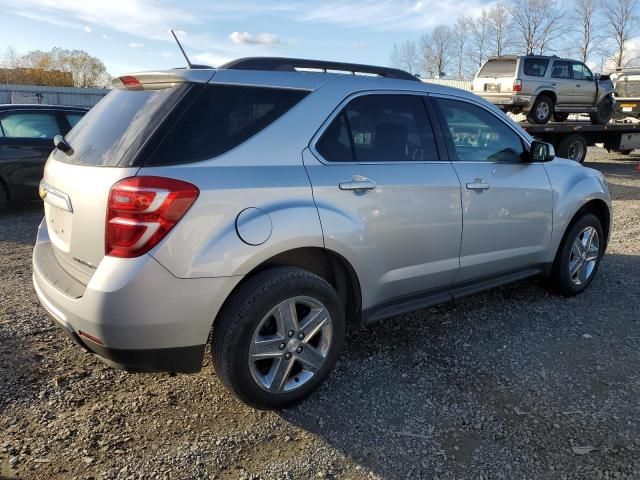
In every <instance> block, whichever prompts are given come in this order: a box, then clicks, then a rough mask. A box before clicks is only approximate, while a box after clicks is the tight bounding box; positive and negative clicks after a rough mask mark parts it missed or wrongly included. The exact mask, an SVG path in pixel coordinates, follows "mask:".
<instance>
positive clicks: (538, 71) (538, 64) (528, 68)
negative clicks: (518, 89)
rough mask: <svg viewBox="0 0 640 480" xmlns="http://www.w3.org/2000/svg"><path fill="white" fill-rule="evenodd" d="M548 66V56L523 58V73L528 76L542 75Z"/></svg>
mask: <svg viewBox="0 0 640 480" xmlns="http://www.w3.org/2000/svg"><path fill="white" fill-rule="evenodd" d="M548 66H549V59H548V58H525V59H524V74H525V75H528V76H530V77H544V76H545V74H546V73H547V67H548Z"/></svg>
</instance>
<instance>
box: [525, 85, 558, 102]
mask: <svg viewBox="0 0 640 480" xmlns="http://www.w3.org/2000/svg"><path fill="white" fill-rule="evenodd" d="M541 95H546V96H547V97H551V100H553V105H554V106H555V105H556V104H557V103H558V95H557V94H556V92H554V91H553V90H549V89H543V90H540V91H538V92H537V93H536V94H535V97H534V99H533V102H531V105H533V103H534V102H535V101H536V100H537V99H538V98H540V96H541Z"/></svg>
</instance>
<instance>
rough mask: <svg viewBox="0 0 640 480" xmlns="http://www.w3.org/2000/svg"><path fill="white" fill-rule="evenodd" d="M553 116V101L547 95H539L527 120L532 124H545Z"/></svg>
mask: <svg viewBox="0 0 640 480" xmlns="http://www.w3.org/2000/svg"><path fill="white" fill-rule="evenodd" d="M552 114H553V100H552V99H551V97H549V96H547V95H538V97H537V98H536V100H535V101H534V102H533V106H532V107H531V111H530V112H529V113H528V114H527V120H529V121H530V122H532V123H537V124H540V125H542V124H545V123H547V122H548V121H549V120H550V119H551V115H552Z"/></svg>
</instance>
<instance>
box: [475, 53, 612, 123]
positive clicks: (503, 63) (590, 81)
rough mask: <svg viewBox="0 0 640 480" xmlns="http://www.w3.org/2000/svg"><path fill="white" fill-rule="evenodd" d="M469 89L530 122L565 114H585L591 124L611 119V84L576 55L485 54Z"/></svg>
mask: <svg viewBox="0 0 640 480" xmlns="http://www.w3.org/2000/svg"><path fill="white" fill-rule="evenodd" d="M472 90H473V91H474V92H475V93H477V94H478V95H480V96H481V97H483V98H485V99H486V100H488V101H490V102H491V103H493V104H494V105H496V106H498V107H499V108H501V109H502V110H504V111H507V112H512V113H521V112H524V113H525V114H526V115H527V120H528V121H530V122H532V123H540V124H544V123H547V122H548V121H549V120H551V118H553V119H554V120H555V121H557V122H564V121H565V120H567V118H568V116H569V114H571V113H588V114H589V117H590V119H591V122H592V123H596V124H603V123H607V122H608V121H609V120H610V119H611V115H612V114H613V108H614V100H613V85H612V83H611V80H610V79H609V76H607V75H600V74H595V75H594V74H593V73H592V72H591V70H589V67H587V66H586V65H585V64H584V63H582V62H578V61H576V60H570V59H566V58H558V57H546V56H515V55H507V56H501V57H491V58H489V59H488V60H487V61H486V62H485V63H484V65H482V67H481V68H480V70H478V73H477V74H476V76H475V78H474V80H473V86H472Z"/></svg>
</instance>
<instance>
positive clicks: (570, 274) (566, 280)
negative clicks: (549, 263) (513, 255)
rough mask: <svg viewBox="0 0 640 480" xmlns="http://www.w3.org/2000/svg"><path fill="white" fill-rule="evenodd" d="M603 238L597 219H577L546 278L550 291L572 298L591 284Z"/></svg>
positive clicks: (588, 216) (589, 216)
mask: <svg viewBox="0 0 640 480" xmlns="http://www.w3.org/2000/svg"><path fill="white" fill-rule="evenodd" d="M604 247H605V238H604V234H603V232H602V225H601V223H600V220H599V219H598V217H596V216H595V215H593V214H590V213H589V214H586V215H584V216H582V217H581V218H579V219H578V221H577V222H575V223H574V225H573V226H572V227H571V230H570V231H569V232H568V233H567V235H566V236H565V238H564V239H563V241H562V243H561V245H560V248H559V250H558V253H557V255H556V259H555V262H554V265H553V269H552V271H551V275H550V278H549V284H550V286H551V287H552V289H553V290H555V291H557V292H558V293H561V294H562V295H564V296H567V297H572V296H574V295H578V294H579V293H582V292H583V291H584V290H585V289H586V288H587V287H588V286H589V285H590V284H591V282H592V281H593V277H594V276H595V274H596V271H597V270H598V266H599V264H600V260H601V259H602V255H603V254H604Z"/></svg>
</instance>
